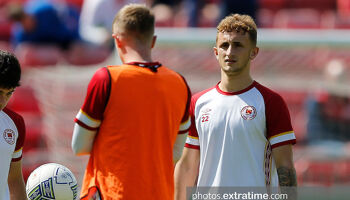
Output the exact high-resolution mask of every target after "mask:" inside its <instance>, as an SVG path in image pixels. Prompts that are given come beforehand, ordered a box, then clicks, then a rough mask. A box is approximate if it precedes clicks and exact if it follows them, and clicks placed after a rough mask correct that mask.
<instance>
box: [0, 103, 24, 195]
mask: <svg viewBox="0 0 350 200" xmlns="http://www.w3.org/2000/svg"><path fill="white" fill-rule="evenodd" d="M24 138H25V125H24V120H23V118H22V117H21V116H20V115H18V114H17V113H15V112H13V111H11V110H9V109H7V108H4V109H3V110H0V158H1V162H0V199H10V197H9V191H8V185H7V178H8V173H9V170H10V164H11V162H15V161H19V160H21V158H22V148H23V144H24Z"/></svg>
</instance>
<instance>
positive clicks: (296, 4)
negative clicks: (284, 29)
mask: <svg viewBox="0 0 350 200" xmlns="http://www.w3.org/2000/svg"><path fill="white" fill-rule="evenodd" d="M289 6H290V8H296V9H303V8H309V9H315V10H317V11H327V10H334V9H335V8H336V1H335V0H290V1H289Z"/></svg>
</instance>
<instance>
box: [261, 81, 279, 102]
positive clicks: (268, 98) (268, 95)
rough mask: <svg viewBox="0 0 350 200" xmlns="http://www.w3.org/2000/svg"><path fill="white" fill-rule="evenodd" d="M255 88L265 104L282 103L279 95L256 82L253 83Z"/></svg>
mask: <svg viewBox="0 0 350 200" xmlns="http://www.w3.org/2000/svg"><path fill="white" fill-rule="evenodd" d="M255 88H256V89H257V90H258V91H259V92H260V94H261V95H262V96H263V98H264V101H265V103H273V102H284V100H283V98H282V96H281V95H279V94H278V93H277V92H275V91H273V90H272V89H270V88H268V87H266V86H263V85H261V84H260V83H258V82H256V83H255Z"/></svg>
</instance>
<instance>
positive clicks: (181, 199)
mask: <svg viewBox="0 0 350 200" xmlns="http://www.w3.org/2000/svg"><path fill="white" fill-rule="evenodd" d="M199 159H200V153H199V150H198V149H192V148H184V150H183V154H182V157H181V159H180V160H179V162H178V163H177V164H176V166H175V200H186V188H187V187H193V186H194V184H195V181H196V178H197V176H198V169H199Z"/></svg>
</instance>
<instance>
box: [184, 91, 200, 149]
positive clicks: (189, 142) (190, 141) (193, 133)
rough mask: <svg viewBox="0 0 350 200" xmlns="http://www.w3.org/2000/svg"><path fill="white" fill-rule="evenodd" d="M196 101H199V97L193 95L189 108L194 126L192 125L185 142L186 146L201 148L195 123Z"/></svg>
mask: <svg viewBox="0 0 350 200" xmlns="http://www.w3.org/2000/svg"><path fill="white" fill-rule="evenodd" d="M196 101H197V98H196V97H195V96H194V97H192V100H191V104H190V109H189V114H190V118H191V123H192V126H191V127H190V130H189V133H188V136H187V139H186V143H185V147H187V148H191V149H199V137H198V132H197V128H196V125H195V115H194V110H195V105H196Z"/></svg>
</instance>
